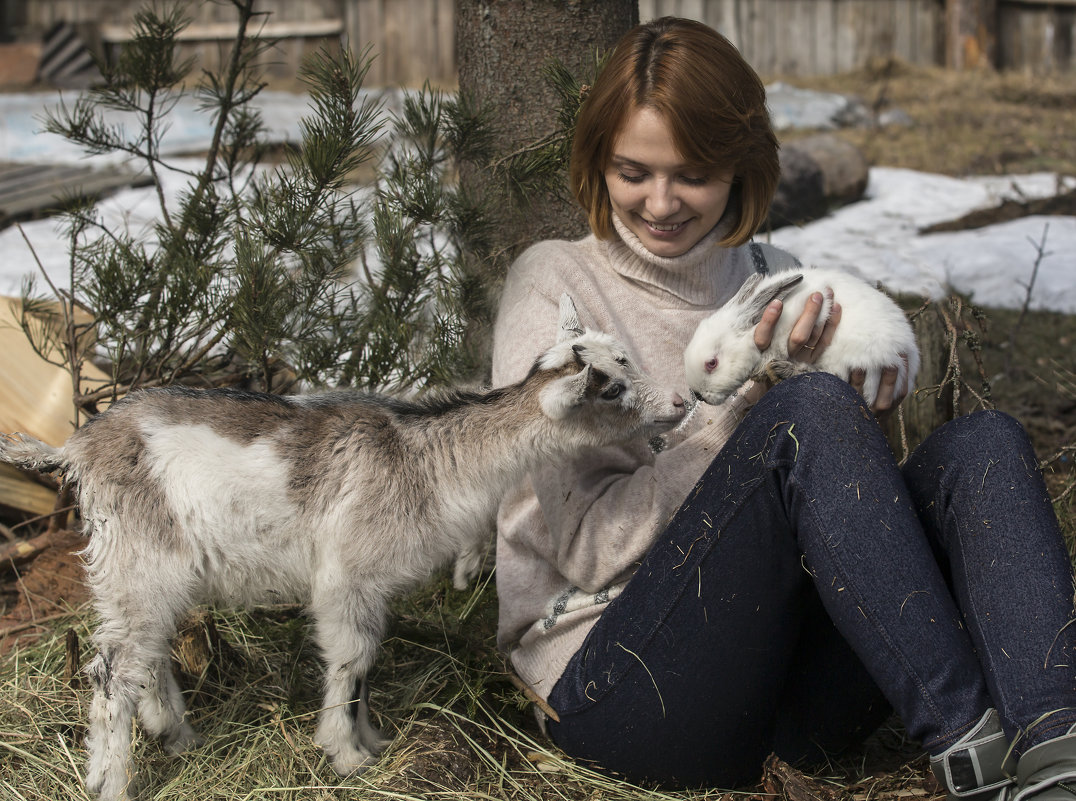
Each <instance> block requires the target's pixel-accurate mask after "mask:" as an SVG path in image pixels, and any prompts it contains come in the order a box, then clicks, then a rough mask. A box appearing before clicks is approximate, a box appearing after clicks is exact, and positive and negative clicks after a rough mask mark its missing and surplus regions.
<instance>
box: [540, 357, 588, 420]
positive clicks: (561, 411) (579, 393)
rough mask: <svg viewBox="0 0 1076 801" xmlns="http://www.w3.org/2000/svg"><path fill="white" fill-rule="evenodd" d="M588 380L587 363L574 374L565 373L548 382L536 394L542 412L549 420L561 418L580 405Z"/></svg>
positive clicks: (584, 396)
mask: <svg viewBox="0 0 1076 801" xmlns="http://www.w3.org/2000/svg"><path fill="white" fill-rule="evenodd" d="M589 381H590V365H589V364H588V365H587V366H586V367H584V368H583V369H582V370H580V371H579V372H578V373H576V374H575V375H566V376H564V377H563V378H558V379H557V380H556V381H553V382H552V383H550V384H548V385H547V386H546V388H545V389H543V390H542V391H541V393H540V394H539V395H538V403H539V404H540V405H541V407H542V412H543V413H544V414H545V416H546V417H548V418H549V419H551V420H563V419H564V418H565V417H567V416H568V414H569V413H570V412H571V411H572V409H574V408H576V407H577V406H580V405H582V403H583V401H584V400H585V399H586V394H587V382H589Z"/></svg>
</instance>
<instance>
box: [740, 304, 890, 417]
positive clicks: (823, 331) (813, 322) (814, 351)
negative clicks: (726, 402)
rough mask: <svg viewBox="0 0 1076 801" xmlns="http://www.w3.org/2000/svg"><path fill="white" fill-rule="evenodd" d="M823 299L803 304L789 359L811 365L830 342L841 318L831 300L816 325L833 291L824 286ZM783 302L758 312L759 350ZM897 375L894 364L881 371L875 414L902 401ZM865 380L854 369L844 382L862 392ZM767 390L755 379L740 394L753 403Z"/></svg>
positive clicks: (791, 336)
mask: <svg viewBox="0 0 1076 801" xmlns="http://www.w3.org/2000/svg"><path fill="white" fill-rule="evenodd" d="M825 293H826V294H825V298H824V297H823V295H822V293H820V292H815V293H813V294H812V295H811V296H810V297H809V298H808V299H807V303H806V305H804V307H803V312H802V313H801V314H800V316H799V319H798V320H796V324H795V325H794V326H792V331H791V332H790V333H789V335H788V356H789V358H790V359H795V360H796V361H801V362H805V363H807V364H813V363H814V362H815V361H817V359H818V358H819V357H820V356H821V355H822V352H823V351H825V349H826V347H827V346H828V345H829V344H830V343H831V342H832V341H833V335H834V333H835V332H836V330H837V325H838V324H839V323H840V321H841V305H840V304H839V303H836V302H835V303H834V304H833V308H832V310H831V311H830V315H829V318H828V319H826V320H825V321H824V322H823V323H821V324H819V321H818V317H819V315H820V314H821V312H822V306H823V303H824V301H825V299H826V298H832V297H833V290H832V289H829V288H828V287H827V288H826V290H825ZM782 309H783V304H782V303H781V301H779V300H775V301H773V302H772V303H770V305H769V306H767V307H766V311H764V312H763V313H762V320H761V321H760V322H759V324H758V325H756V326H755V334H754V338H755V346H756V347H757V348H758V349H759V350H760V351H762V350H766V348H768V347H769V346H770V343H771V342H772V341H773V332H774V331H775V330H776V328H777V321H778V320H779V319H780V317H781V311H782ZM904 368H905V372H907V368H908V359H907V356H905V357H904ZM899 375H900V371H899V368H898V365H891V366H890V367H886V368H885V369H883V370H882V376H881V379H880V382H879V385H878V395H877V397H876V398H875V399H874V403H873V404H872V405H871V411H873V412H874V413H875V414H877V415H879V416H885V415H887V414H888V413H890V412H892V411H893V410H894V409H896V408H897V406H899V405H900V402H901V401H902V400H904V392H901V393H900V394H898V392H897V379H898V377H899ZM865 379H866V371H865V370H863V369H856V370H853V371H852V374H851V375H850V376H849V379H848V383H849V384H851V385H852V387H853V388H854V389H855V390H856V392H858V393H860V394H861V395H862V394H863V385H864V383H865ZM767 389H769V385H768V384H767V383H766V382H762V381H756V382H754V386H753V387H751V388H749V389H748V390H747V391H745V392H744V397H745V398H746V399H747V400H748V401H749V402H750V403H754V402H756V401H757V400H758V399H759V398H761V397H762V395H763V393H765V391H766V390H767Z"/></svg>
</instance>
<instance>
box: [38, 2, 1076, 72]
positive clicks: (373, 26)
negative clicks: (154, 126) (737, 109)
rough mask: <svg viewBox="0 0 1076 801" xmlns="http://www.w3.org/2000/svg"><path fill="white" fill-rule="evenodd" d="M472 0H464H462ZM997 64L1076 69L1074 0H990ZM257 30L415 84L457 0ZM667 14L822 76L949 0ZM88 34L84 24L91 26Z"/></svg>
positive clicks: (294, 16) (448, 31)
mask: <svg viewBox="0 0 1076 801" xmlns="http://www.w3.org/2000/svg"><path fill="white" fill-rule="evenodd" d="M466 1H470V0H466ZM142 2H143V0H23V5H22V7H21V8H22V14H23V17H24V20H23V23H24V25H25V27H26V28H27V29H30V28H34V27H36V28H38V29H43V28H46V27H48V26H49V25H51V24H53V23H54V22H56V21H59V20H62V19H66V20H67V21H69V22H74V23H77V24H80V25H81V26H82V27H83V29H84V30H89V31H96V32H97V33H96V35H97V37H98V39H99V41H98V42H94V43H93V44H103V45H104V46H111V45H115V44H116V43H118V42H120V41H122V40H123V38H124V37H125V36H126V35H128V33H129V30H130V21H131V19H132V18H133V14H134V11H135V9H137V8H138V7H139V6H141V5H142ZM996 4H997V26H996V37H995V38H996V42H993V44H994V45H995V47H994V51H995V52H994V56H993V57H994V59H995V62H996V66H998V67H1000V68H1002V69H1029V70H1035V71H1047V70H1050V71H1070V70H1073V69H1074V68H1076V58H1074V54H1073V41H1074V39H1076V0H996ZM259 8H260V9H261V10H263V11H267V12H270V16H269V17H268V20H269V21H268V22H267V23H266V34H267V35H271V36H274V37H278V38H279V39H280V41H281V44H280V45H279V47H278V48H277V50H276V51H274V52H273V53H272V54H271V55H270V58H269V62H270V63H269V64H268V66H269V68H270V72H271V73H275V74H277V75H284V74H294V70H295V67H296V66H297V65H298V63H299V61H300V59H301V58H302V57H303V56H304V55H305V54H306V53H308V52H310V51H311V50H312V49H314V48H316V47H318V46H321V45H322V44H324V43H325V42H339V41H341V40H343V41H345V42H348V43H349V44H350V46H351V47H352V49H353V50H355V51H356V52H357V51H359V50H361V49H362V48H363V47H364V46H366V45H367V44H369V45H371V47H372V50H373V52H374V53H375V54H376V56H377V58H376V60H375V62H374V64H373V67H372V68H371V71H370V74H369V76H368V80H367V84H368V85H371V86H375V85H388V86H392V85H405V86H417V85H419V84H421V83H422V82H423V81H424V80H427V79H428V80H430V81H432V82H433V83H435V84H438V85H451V84H453V83H454V82H455V79H456V63H455V13H454V0H305V1H304V2H294V0H260V2H259ZM192 9H193V15H194V22H193V24H192V25H191V27H190V28H189V29H188V33H187V34H185V36H186V39H185V43H184V46H185V47H186V48H188V50H189V51H190V52H192V53H194V54H195V55H197V56H198V58H199V61H200V65H201V66H204V67H210V68H211V67H213V66H214V65H215V63H216V62H217V61H218V60H219V53H220V50H221V47H220V46H221V42H222V41H224V40H225V39H226V38H227V35H228V32H229V30H230V29H229V26H228V23H229V21H234V15H235V11H234V9H233V8H232V7H231V5H230V4H227V3H206V2H203V3H194V4H193V5H192ZM664 14H674V15H678V16H684V17H691V18H694V19H699V20H702V21H704V22H706V23H708V24H710V25H711V26H713V27H714V28H717V29H718V30H720V31H721V32H722V33H724V34H725V35H726V36H728V37H729V38H730V39H731V40H732V41H733V42H734V43H735V44H736V45H737V46H738V47H739V48H740V50H741V52H743V54H744V56H745V57H746V58H747V60H748V61H749V62H750V63H751V64H752V65H753V66H754V67H755V68H756V69H757V70H758V71H759V72H760V73H762V74H763V75H764V76H766V77H773V76H780V75H786V76H788V75H825V74H832V73H836V72H843V71H847V70H851V69H856V68H858V67H862V66H864V65H866V64H868V63H870V62H871V61H872V60H874V59H881V58H889V57H896V58H899V59H902V60H904V61H906V62H909V63H911V64H921V65H941V64H945V63H946V0H639V15H640V18H641V19H643V20H646V19H651V18H653V17H657V16H661V15H664ZM93 35H94V34H93V33H91V34H90V36H93Z"/></svg>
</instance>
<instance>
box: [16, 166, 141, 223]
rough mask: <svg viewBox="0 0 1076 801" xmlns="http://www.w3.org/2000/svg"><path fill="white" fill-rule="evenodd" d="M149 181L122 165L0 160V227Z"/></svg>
mask: <svg viewBox="0 0 1076 801" xmlns="http://www.w3.org/2000/svg"><path fill="white" fill-rule="evenodd" d="M149 182H150V179H149V178H148V176H140V175H138V174H136V173H133V172H131V171H130V170H128V169H124V168H122V167H104V168H94V167H87V166H83V165H78V164H10V163H7V164H6V163H2V162H0V228H3V227H5V226H7V225H10V224H11V223H12V222H14V221H16V220H21V219H25V218H27V217H36V216H42V215H46V214H50V213H52V212H53V211H55V210H56V209H57V208H60V207H62V206H63V205H65V204H66V203H68V202H70V201H71V200H72V199H74V198H79V197H99V196H101V195H105V194H107V193H109V192H113V191H115V190H117V189H122V188H123V187H127V186H145V185H146V184H148V183H149Z"/></svg>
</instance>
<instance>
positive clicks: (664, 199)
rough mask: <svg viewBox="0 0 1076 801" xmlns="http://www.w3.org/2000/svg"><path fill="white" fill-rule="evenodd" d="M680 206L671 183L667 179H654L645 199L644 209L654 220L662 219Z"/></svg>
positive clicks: (673, 212)
mask: <svg viewBox="0 0 1076 801" xmlns="http://www.w3.org/2000/svg"><path fill="white" fill-rule="evenodd" d="M679 207H680V200H679V198H678V197H677V196H676V191H675V188H674V187H673V185H672V184H671V183H670V182H668V181H655V182H654V185H653V187H652V189H651V191H650V194H649V195H648V196H647V199H646V210H647V212H649V214H650V215H651V217H653V218H654V219H655V220H663V219H665V218H667V217H670V216H672V215H673V214H675V213H676V212H677V211H678V210H679Z"/></svg>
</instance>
